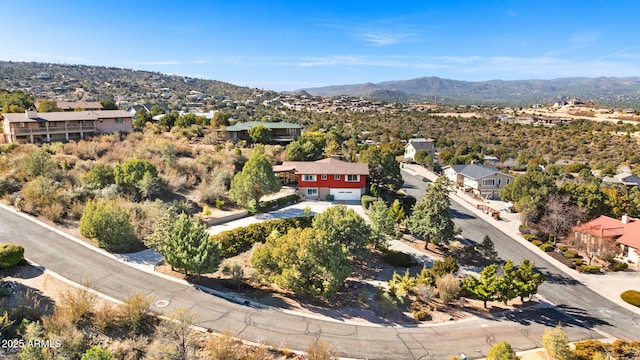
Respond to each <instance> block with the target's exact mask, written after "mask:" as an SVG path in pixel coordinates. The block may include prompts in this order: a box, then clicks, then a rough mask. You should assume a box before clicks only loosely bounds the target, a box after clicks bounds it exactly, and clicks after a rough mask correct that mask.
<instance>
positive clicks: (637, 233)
mask: <svg viewBox="0 0 640 360" xmlns="http://www.w3.org/2000/svg"><path fill="white" fill-rule="evenodd" d="M616 242H617V243H619V244H624V245H628V246H630V247H632V248H634V249H638V250H636V253H638V254H640V252H638V251H639V250H640V221H632V222H630V223H628V224H625V226H624V234H623V235H622V236H620V237H619V238H618V240H616Z"/></svg>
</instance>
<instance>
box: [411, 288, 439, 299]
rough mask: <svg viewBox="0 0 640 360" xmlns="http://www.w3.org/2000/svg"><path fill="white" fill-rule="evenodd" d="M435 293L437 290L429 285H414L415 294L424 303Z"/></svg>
mask: <svg viewBox="0 0 640 360" xmlns="http://www.w3.org/2000/svg"><path fill="white" fill-rule="evenodd" d="M437 294H438V290H437V289H436V288H434V287H433V286H431V285H426V284H422V285H418V286H417V287H416V295H417V296H418V299H420V300H421V301H422V302H424V303H428V302H429V301H431V300H432V299H434V298H435V297H436V295H437Z"/></svg>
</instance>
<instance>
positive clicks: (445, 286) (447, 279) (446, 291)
mask: <svg viewBox="0 0 640 360" xmlns="http://www.w3.org/2000/svg"><path fill="white" fill-rule="evenodd" d="M436 287H437V288H438V294H439V295H440V300H442V302H443V303H445V304H448V303H450V302H452V301H453V300H455V299H457V298H458V295H459V294H460V279H458V278H457V277H456V276H455V275H453V274H446V275H444V276H441V277H438V278H436Z"/></svg>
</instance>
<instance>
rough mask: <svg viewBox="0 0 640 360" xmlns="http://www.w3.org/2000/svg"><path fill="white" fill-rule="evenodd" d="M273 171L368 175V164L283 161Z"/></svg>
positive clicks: (335, 161) (302, 173)
mask: <svg viewBox="0 0 640 360" xmlns="http://www.w3.org/2000/svg"><path fill="white" fill-rule="evenodd" d="M273 170H274V171H292V170H293V171H294V172H295V174H300V175H369V164H366V163H350V162H346V161H342V160H338V159H335V158H327V159H322V160H318V161H285V162H283V163H282V165H276V166H274V167H273Z"/></svg>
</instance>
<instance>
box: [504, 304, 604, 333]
mask: <svg viewBox="0 0 640 360" xmlns="http://www.w3.org/2000/svg"><path fill="white" fill-rule="evenodd" d="M493 318H494V319H495V320H508V321H512V322H515V323H518V324H520V325H525V326H527V325H531V324H539V325H543V326H546V327H555V326H557V325H558V324H562V326H564V327H578V328H584V329H592V328H593V327H596V326H602V325H611V324H609V323H608V322H606V321H604V320H601V319H598V318H595V317H593V316H590V315H589V314H588V313H587V312H586V311H584V310H581V309H578V308H575V307H571V306H567V305H560V306H556V307H548V306H538V307H535V308H532V309H522V310H520V309H519V310H513V311H506V312H503V313H500V314H497V315H494V316H493Z"/></svg>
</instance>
